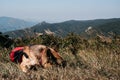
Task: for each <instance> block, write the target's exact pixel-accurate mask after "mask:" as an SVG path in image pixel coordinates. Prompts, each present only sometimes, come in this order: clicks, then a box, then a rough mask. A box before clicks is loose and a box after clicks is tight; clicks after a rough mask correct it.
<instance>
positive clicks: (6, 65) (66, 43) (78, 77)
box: [0, 33, 120, 80]
mask: <svg viewBox="0 0 120 80" xmlns="http://www.w3.org/2000/svg"><path fill="white" fill-rule="evenodd" d="M111 40H112V42H111V43H106V42H102V41H101V40H100V39H98V38H90V39H85V38H83V37H81V36H79V35H76V34H73V33H72V34H69V35H68V36H66V37H65V38H61V37H56V36H48V35H45V36H42V37H41V36H40V37H37V38H29V39H17V40H15V46H23V45H29V44H44V45H48V46H50V47H53V48H55V49H56V48H57V50H59V52H60V54H61V56H62V57H63V58H64V59H65V60H66V61H67V66H66V67H65V68H62V67H56V66H54V67H52V68H49V69H43V68H41V67H37V71H33V70H31V71H30V72H29V73H23V72H22V71H21V70H20V69H19V66H18V65H17V64H14V63H12V62H11V61H10V60H9V52H10V51H11V49H3V48H0V80H119V79H120V38H119V37H117V38H111Z"/></svg>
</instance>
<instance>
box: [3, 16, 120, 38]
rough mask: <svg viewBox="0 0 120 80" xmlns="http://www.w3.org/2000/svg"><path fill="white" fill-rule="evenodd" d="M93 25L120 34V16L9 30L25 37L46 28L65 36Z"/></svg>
mask: <svg viewBox="0 0 120 80" xmlns="http://www.w3.org/2000/svg"><path fill="white" fill-rule="evenodd" d="M89 27H92V29H94V30H95V31H97V32H101V33H105V34H108V32H115V33H117V34H120V18H113V19H96V20H84V21H76V20H70V21H65V22H61V23H46V22H42V23H39V24H37V25H35V26H33V27H31V28H27V29H24V30H18V31H13V32H7V33H5V34H9V35H10V36H12V35H14V37H15V36H16V37H18V36H19V37H24V35H33V34H34V33H36V32H37V33H44V32H45V30H50V31H51V32H54V33H55V34H56V35H60V36H65V35H67V34H68V33H70V32H74V33H77V34H86V32H85V30H86V29H88V28H89Z"/></svg>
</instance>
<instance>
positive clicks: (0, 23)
mask: <svg viewBox="0 0 120 80" xmlns="http://www.w3.org/2000/svg"><path fill="white" fill-rule="evenodd" d="M35 24H37V23H35V22H28V21H24V20H21V19H17V18H12V17H0V32H7V31H13V30H18V29H23V28H27V27H32V26H33V25H35Z"/></svg>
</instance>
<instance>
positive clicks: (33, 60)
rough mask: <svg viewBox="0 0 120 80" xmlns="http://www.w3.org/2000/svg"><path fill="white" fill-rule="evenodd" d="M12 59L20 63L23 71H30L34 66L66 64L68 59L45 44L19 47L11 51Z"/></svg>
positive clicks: (45, 66) (47, 66)
mask: <svg viewBox="0 0 120 80" xmlns="http://www.w3.org/2000/svg"><path fill="white" fill-rule="evenodd" d="M10 60H11V61H12V62H15V63H19V65H20V68H21V70H22V71H23V72H25V73H26V72H28V71H29V70H30V69H31V67H33V66H42V67H43V68H49V67H52V66H53V65H59V66H63V67H65V66H66V61H64V60H63V58H62V57H61V56H60V54H59V53H58V52H57V51H55V50H54V49H52V48H50V47H47V46H45V45H32V46H24V47H17V48H15V49H13V50H12V51H11V53H10Z"/></svg>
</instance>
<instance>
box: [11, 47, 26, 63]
mask: <svg viewBox="0 0 120 80" xmlns="http://www.w3.org/2000/svg"><path fill="white" fill-rule="evenodd" d="M23 48H24V47H16V48H14V49H13V50H12V51H11V53H10V60H11V61H12V62H15V63H18V62H19V63H21V62H22V56H23V54H25V53H24V52H23Z"/></svg>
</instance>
